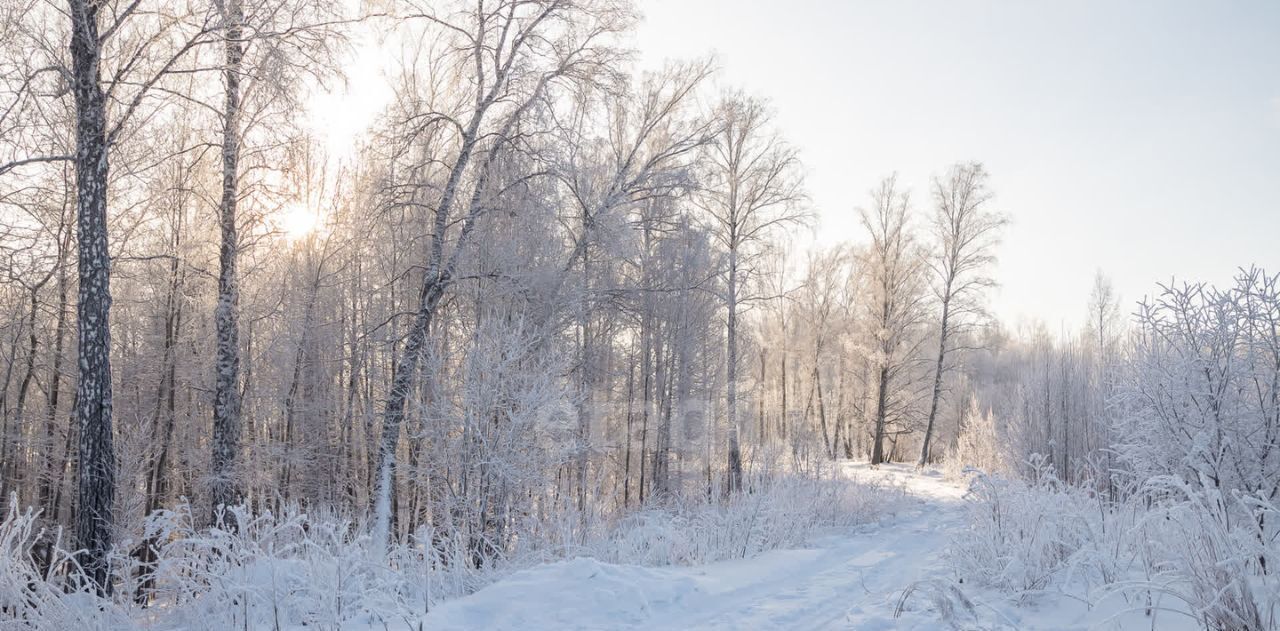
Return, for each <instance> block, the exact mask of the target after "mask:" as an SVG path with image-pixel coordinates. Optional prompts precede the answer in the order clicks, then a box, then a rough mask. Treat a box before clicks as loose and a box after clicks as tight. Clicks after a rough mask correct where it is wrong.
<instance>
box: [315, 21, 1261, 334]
mask: <svg viewBox="0 0 1280 631" xmlns="http://www.w3.org/2000/svg"><path fill="white" fill-rule="evenodd" d="M638 1H639V6H640V8H641V10H642V11H643V12H644V14H645V15H646V20H645V22H644V23H643V24H642V26H641V27H640V30H639V32H638V33H637V34H636V37H635V43H636V45H637V46H638V47H639V48H640V51H641V55H642V57H641V62H642V64H644V65H646V66H649V67H656V66H658V65H660V64H661V63H662V61H663V60H665V59H669V58H689V57H704V56H707V55H709V54H712V53H714V54H715V55H716V58H717V60H718V62H719V64H720V66H721V68H722V70H723V74H722V78H721V81H722V83H724V84H725V85H727V86H737V87H742V88H744V89H746V90H747V91H748V92H751V93H754V94H757V95H759V96H763V97H767V98H768V99H770V100H771V101H772V104H773V106H774V108H775V109H776V112H777V120H778V124H779V126H780V128H781V130H782V132H783V133H784V135H785V136H786V137H787V138H788V139H789V140H791V141H792V142H793V143H795V144H796V145H798V147H799V148H800V150H801V157H802V159H803V161H804V163H805V165H806V168H807V180H808V185H809V190H810V193H811V195H812V200H813V204H814V210H815V211H816V212H817V215H818V217H819V220H820V229H819V230H818V232H817V235H818V239H819V240H820V241H821V242H824V243H834V242H838V241H852V242H861V241H863V240H864V238H865V236H864V235H863V234H862V231H861V230H860V229H859V227H858V225H857V222H856V218H855V215H854V208H855V207H856V206H857V205H859V204H863V203H865V200H866V199H867V197H868V194H867V191H869V190H870V189H871V187H872V186H873V185H874V184H875V183H876V182H877V181H878V180H879V179H880V178H882V177H883V176H885V175H888V174H889V173H891V172H894V171H897V172H898V173H899V176H900V178H901V181H903V182H904V183H907V184H909V185H911V186H912V188H913V189H914V191H915V193H914V199H915V201H916V204H917V207H918V210H919V211H921V212H923V211H927V210H928V206H929V204H930V199H929V194H928V193H929V192H928V183H929V180H930V178H931V177H932V176H933V175H934V174H937V173H940V172H942V171H943V170H944V169H945V168H946V167H947V166H948V165H950V164H951V163H953V162H955V161H958V160H979V161H982V162H984V163H985V164H986V165H987V168H988V170H989V171H990V172H991V174H992V183H993V187H994V189H995V192H996V195H997V197H996V200H997V203H998V204H999V207H1000V208H1001V209H1003V210H1004V211H1006V212H1007V213H1008V214H1009V215H1010V217H1011V218H1012V220H1013V224H1012V226H1011V227H1010V229H1009V230H1008V232H1007V235H1006V238H1005V243H1004V244H1003V246H1002V247H1001V250H1000V259H1001V260H1000V265H999V269H998V270H997V274H996V275H997V277H998V278H999V280H1000V281H1001V283H1002V288H1001V289H1000V291H999V293H998V294H997V295H996V296H995V297H994V299H993V307H994V310H995V312H996V314H997V315H998V316H1000V317H1001V319H1002V320H1004V321H1005V322H1006V323H1007V324H1009V325H1010V326H1017V325H1018V324H1019V322H1020V321H1026V320H1029V319H1031V318H1039V319H1041V320H1043V321H1044V322H1045V323H1046V324H1048V325H1049V327H1050V329H1051V330H1053V331H1054V332H1059V331H1062V330H1064V329H1072V330H1074V329H1075V328H1076V327H1078V326H1079V324H1080V323H1081V322H1083V320H1084V311H1085V305H1086V302H1087V300H1088V295H1089V289H1090V286H1091V284H1092V280H1093V275H1094V273H1095V271H1096V270H1098V269H1101V270H1102V271H1103V272H1104V273H1106V274H1108V275H1109V276H1111V277H1112V279H1113V280H1114V282H1115V285H1116V287H1117V289H1118V291H1119V292H1120V293H1121V295H1122V296H1123V297H1124V298H1125V299H1126V300H1127V301H1136V300H1137V299H1138V298H1141V297H1142V296H1143V295H1145V294H1147V293H1150V292H1151V291H1152V290H1153V289H1154V287H1155V284H1156V283H1157V282H1167V281H1168V280H1169V279H1170V278H1171V277H1173V276H1177V277H1178V278H1179V279H1187V280H1206V281H1210V282H1215V283H1222V282H1226V281H1228V280H1229V279H1230V277H1231V275H1232V274H1233V273H1234V272H1235V270H1236V268H1237V267H1239V266H1248V265H1251V264H1258V265H1261V266H1263V267H1266V268H1268V269H1270V270H1271V271H1273V272H1275V271H1280V1H1275V0H1251V1H1232V2H1211V1H1209V0H1203V1H1195V2H1190V1H1185V0H1177V1H1173V0H1171V1H1156V0H1147V1H1135V0H1125V1H1122V2H1108V1H1102V0H1089V1H1083V0H1070V1H1067V0H1063V1H1060V2H1052V3H1050V2H1015V1H1013V0H1007V1H1001V2H997V1H994V0H990V1H984V0H929V1H923V0H917V1H889V0H874V1H865V2H862V1H858V2H855V1H839V0H789V1H784V0H638ZM386 63H387V60H386V59H379V58H378V57H377V56H375V55H370V54H364V55H362V56H361V59H359V60H357V61H356V63H354V64H353V65H352V66H351V67H350V68H348V70H347V76H348V77H349V85H348V87H347V90H346V94H344V95H333V96H332V97H331V98H328V99H324V98H322V99H320V100H318V101H317V103H316V105H317V109H319V110H320V111H319V112H317V117H318V121H319V122H318V124H319V125H320V126H321V127H322V131H325V132H327V133H329V134H331V135H332V136H333V138H334V139H335V140H337V141H338V142H339V144H342V143H343V142H345V139H349V138H350V137H352V136H354V135H355V134H356V133H357V132H358V131H359V129H360V128H362V127H363V126H364V125H367V124H368V122H369V121H370V120H372V118H373V116H374V115H375V114H376V111H377V109H378V108H380V107H381V105H383V104H384V103H385V100H386V98H388V96H389V91H388V88H387V87H386V86H385V74H384V73H385V68H383V67H381V66H384V65H385V64H386Z"/></svg>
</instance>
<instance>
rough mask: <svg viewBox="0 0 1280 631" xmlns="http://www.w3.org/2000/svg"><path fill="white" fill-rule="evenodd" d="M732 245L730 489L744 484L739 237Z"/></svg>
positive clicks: (728, 366)
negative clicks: (740, 416) (740, 412)
mask: <svg viewBox="0 0 1280 631" xmlns="http://www.w3.org/2000/svg"><path fill="white" fill-rule="evenodd" d="M730 243H731V244H734V245H731V246H730V248H729V330H728V332H727V337H728V340H727V341H726V344H725V346H726V349H727V350H726V352H725V371H724V377H725V387H726V389H727V393H726V394H727V396H726V397H725V405H726V406H728V409H727V416H728V420H729V422H728V425H729V427H728V430H729V489H728V490H729V492H730V493H732V492H734V491H737V490H738V489H740V488H742V447H741V445H740V444H739V437H738V251H737V247H735V246H736V237H735V236H731V237H730Z"/></svg>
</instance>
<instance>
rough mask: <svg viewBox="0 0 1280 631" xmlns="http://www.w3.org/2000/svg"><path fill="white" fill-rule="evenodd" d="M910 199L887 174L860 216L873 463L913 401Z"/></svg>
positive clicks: (917, 285)
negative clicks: (865, 238) (871, 366)
mask: <svg viewBox="0 0 1280 631" xmlns="http://www.w3.org/2000/svg"><path fill="white" fill-rule="evenodd" d="M910 207H911V203H910V198H909V196H908V194H907V193H906V192H905V191H902V190H901V189H899V187H898V181H897V176H890V177H888V178H886V179H885V180H884V181H882V182H881V183H880V186H879V187H878V188H877V189H875V190H874V191H873V192H872V195H871V207H870V208H861V209H859V211H858V217H859V219H860V220H861V222H862V226H863V227H864V228H865V229H866V230H867V232H868V233H869V235H870V236H871V243H870V244H869V245H868V246H867V248H866V249H865V250H864V251H863V253H862V267H863V270H864V273H865V274H866V275H867V291H868V293H869V296H868V298H869V299H868V300H864V304H865V305H866V307H865V309H864V312H865V313H866V317H867V318H868V320H869V323H868V327H867V328H868V330H869V332H870V334H871V336H872V339H871V340H870V343H871V346H872V348H871V354H872V357H873V358H874V363H875V371H876V374H875V384H876V390H875V391H876V401H875V415H874V417H873V424H874V425H873V438H872V444H871V464H873V465H875V464H880V463H881V462H884V461H885V460H886V459H887V458H888V456H889V454H887V453H886V452H885V449H884V441H885V437H886V430H887V429H888V427H889V425H890V424H891V423H894V422H895V421H897V420H901V419H902V418H903V417H904V415H905V412H906V411H907V410H908V409H909V407H910V405H911V400H910V398H911V396H912V393H911V392H910V389H909V388H908V387H907V386H908V385H909V384H908V383H907V381H908V377H909V374H908V371H909V370H910V369H911V368H912V366H913V364H914V362H915V360H916V359H917V358H916V351H917V350H918V347H919V344H920V336H919V330H918V329H919V327H920V325H921V324H922V322H923V317H924V313H923V306H924V291H923V290H924V287H923V277H922V274H921V263H920V255H919V251H918V247H919V246H918V244H917V242H916V237H915V234H914V233H913V232H912V231H911V226H910V223H909V212H910Z"/></svg>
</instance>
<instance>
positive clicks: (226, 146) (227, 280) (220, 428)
mask: <svg viewBox="0 0 1280 631" xmlns="http://www.w3.org/2000/svg"><path fill="white" fill-rule="evenodd" d="M223 11H224V15H223V23H224V25H225V29H226V30H225V32H224V33H223V41H224V45H225V59H224V62H225V63H226V66H225V67H224V68H223V81H224V88H225V90H226V92H225V94H224V98H225V102H224V105H223V108H224V109H223V112H222V203H221V205H220V208H219V210H220V217H219V224H220V228H221V231H222V247H221V250H220V252H219V255H218V262H219V264H220V269H219V272H218V305H217V307H216V308H215V310H214V325H215V327H216V328H217V351H216V357H215V359H214V371H215V375H214V388H213V458H212V471H211V474H212V475H211V479H210V488H209V491H210V497H211V499H212V500H213V502H212V506H211V510H212V511H213V513H212V519H213V520H214V521H215V522H216V521H217V519H218V513H219V512H220V511H221V508H222V507H223V506H228V505H233V504H237V503H239V501H240V489H239V485H238V484H237V482H236V472H235V467H236V457H237V456H238V452H239V451H240V401H241V398H240V395H241V393H240V313H239V310H240V305H239V303H240V291H239V287H238V281H237V278H236V258H237V256H238V251H239V248H240V244H239V236H238V234H237V225H236V222H237V217H236V203H237V201H238V198H239V196H240V186H239V182H238V170H239V160H240V127H239V125H240V62H241V59H242V58H243V56H244V44H243V42H242V41H241V35H242V26H243V23H244V13H243V9H242V7H241V5H240V0H228V2H227V3H226V5H225V6H224V7H223ZM225 518H226V519H228V520H230V519H231V518H230V515H226V516H225ZM227 525H229V526H231V527H234V526H235V524H234V523H228V524H227Z"/></svg>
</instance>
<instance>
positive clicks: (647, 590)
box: [425, 465, 963, 631]
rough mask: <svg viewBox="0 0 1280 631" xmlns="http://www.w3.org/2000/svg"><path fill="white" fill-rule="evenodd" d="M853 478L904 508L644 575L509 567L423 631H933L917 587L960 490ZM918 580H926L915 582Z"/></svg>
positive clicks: (590, 567) (930, 568)
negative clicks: (870, 483)
mask: <svg viewBox="0 0 1280 631" xmlns="http://www.w3.org/2000/svg"><path fill="white" fill-rule="evenodd" d="M850 468H851V469H853V470H852V471H851V473H852V474H854V475H856V476H859V477H861V476H875V477H880V478H884V479H886V480H887V481H890V482H894V483H898V484H902V485H904V486H905V487H906V489H907V490H908V491H909V492H910V493H911V494H912V496H913V498H914V501H912V502H911V503H910V508H909V509H908V510H906V511H903V512H901V513H900V514H898V515H893V516H890V517H887V518H885V519H883V520H881V521H880V522H879V523H875V524H869V525H866V526H863V527H862V528H860V529H859V531H858V532H854V533H848V534H842V535H838V536H837V535H833V536H829V537H826V538H824V539H821V540H819V541H815V542H814V543H813V546H812V547H810V548H807V549H798V550H777V551H773V552H768V553H765V554H763V555H760V556H758V557H755V558H751V559H743V560H735V561H726V562H720V563H714V564H710V565H704V566H697V567H668V568H644V567H636V566H629V565H614V564H609V563H601V562H599V561H596V560H594V559H586V558H578V559H573V560H570V561H562V562H559V563H552V564H548V565H543V566H539V567H536V568H533V569H529V570H525V571H522V572H518V573H516V574H514V575H512V576H510V577H508V578H506V579H505V580H502V581H499V582H498V583H495V584H493V585H490V586H489V587H487V588H485V589H483V590H480V591H479V592H477V593H475V594H472V595H470V596H467V597H465V598H460V599H458V600H455V601H452V602H448V603H445V604H443V605H441V606H439V607H437V608H436V610H435V611H434V612H433V613H432V614H431V615H429V616H428V617H427V618H426V620H425V623H426V624H425V627H426V628H433V629H440V628H443V629H476V628H486V629H524V630H526V631H532V630H535V629H608V628H646V629H823V628H837V629H849V628H854V629H894V628H902V629H917V628H918V629H931V628H937V627H938V625H939V623H940V622H941V618H940V616H939V613H938V612H935V611H933V610H932V609H933V606H934V604H933V602H932V600H931V598H930V597H931V593H930V592H929V589H928V588H922V589H921V590H919V591H918V592H916V594H915V596H913V597H912V598H909V599H908V600H907V601H906V603H905V605H904V606H903V607H902V609H903V611H902V612H901V615H900V616H899V617H897V618H895V611H896V610H897V609H898V608H899V602H900V601H901V600H902V594H903V592H904V589H905V588H906V587H908V586H909V585H912V584H917V583H919V582H921V581H925V582H928V581H945V582H950V579H949V577H948V573H947V570H946V567H945V565H944V563H943V560H942V558H941V554H942V552H943V550H944V548H945V546H946V544H947V541H948V539H949V537H950V535H951V533H952V532H953V531H954V529H956V528H959V527H961V524H962V520H963V511H962V506H961V497H962V495H963V490H962V489H961V488H960V487H959V486H957V485H955V484H953V483H951V482H948V481H945V480H943V479H942V477H941V476H940V475H938V474H937V473H927V474H916V473H914V472H912V471H911V470H910V469H909V468H906V467H901V466H885V467H882V468H880V469H879V470H871V469H869V468H867V467H865V466H864V465H850ZM921 585H924V584H923V583H921Z"/></svg>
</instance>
